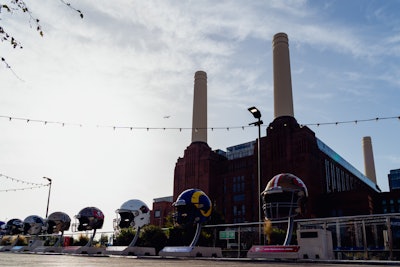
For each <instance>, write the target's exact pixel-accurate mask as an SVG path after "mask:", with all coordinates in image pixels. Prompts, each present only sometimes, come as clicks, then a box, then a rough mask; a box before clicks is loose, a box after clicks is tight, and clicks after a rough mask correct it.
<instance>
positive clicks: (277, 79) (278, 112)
mask: <svg viewBox="0 0 400 267" xmlns="http://www.w3.org/2000/svg"><path fill="white" fill-rule="evenodd" d="M272 49H273V72H274V118H275V119H276V118H278V117H281V116H291V117H294V112H293V96H292V78H291V73H290V58H289V39H288V36H287V34H286V33H277V34H275V35H274V39H273V41H272Z"/></svg>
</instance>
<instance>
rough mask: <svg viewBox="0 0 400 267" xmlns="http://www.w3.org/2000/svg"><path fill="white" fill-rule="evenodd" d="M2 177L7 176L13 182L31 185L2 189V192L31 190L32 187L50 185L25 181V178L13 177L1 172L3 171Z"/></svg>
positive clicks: (0, 175)
mask: <svg viewBox="0 0 400 267" xmlns="http://www.w3.org/2000/svg"><path fill="white" fill-rule="evenodd" d="M0 178H5V179H7V180H10V181H12V182H16V183H20V184H23V185H29V186H26V187H21V188H11V189H1V190H0V192H15V191H22V190H31V189H36V188H42V187H46V186H49V184H39V183H32V182H28V181H24V180H21V179H17V178H13V177H10V176H7V175H4V174H1V173H0Z"/></svg>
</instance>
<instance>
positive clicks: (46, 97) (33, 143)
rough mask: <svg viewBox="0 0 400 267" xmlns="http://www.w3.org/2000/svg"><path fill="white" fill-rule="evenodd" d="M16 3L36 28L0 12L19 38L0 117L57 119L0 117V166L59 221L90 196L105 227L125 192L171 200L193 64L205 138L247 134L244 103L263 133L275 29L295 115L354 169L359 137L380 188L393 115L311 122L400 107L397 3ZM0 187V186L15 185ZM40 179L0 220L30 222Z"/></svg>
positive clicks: (391, 155)
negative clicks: (204, 80)
mask: <svg viewBox="0 0 400 267" xmlns="http://www.w3.org/2000/svg"><path fill="white" fill-rule="evenodd" d="M26 2H27V5H28V7H29V8H30V10H31V12H32V15H33V17H37V18H39V19H40V25H41V27H42V30H43V32H44V36H43V37H40V35H39V34H38V32H37V31H36V30H35V26H34V23H32V21H30V20H29V16H27V15H26V14H20V13H18V12H14V13H13V14H8V13H7V12H4V10H2V12H1V13H0V16H1V17H0V18H1V20H0V25H1V26H2V27H3V28H4V29H5V30H6V31H7V32H9V33H11V34H13V36H14V37H15V38H16V39H17V40H18V41H20V42H21V43H22V45H23V46H24V48H23V49H12V48H11V46H10V45H9V44H7V43H5V42H2V43H1V44H0V47H1V49H0V55H1V57H4V58H5V59H6V61H7V63H8V64H9V65H10V66H11V68H12V69H11V70H12V71H14V73H15V74H14V73H13V72H12V71H11V70H10V69H8V68H6V66H5V64H2V65H0V77H1V86H0V95H1V97H0V115H1V116H6V117H8V116H9V117H13V118H26V119H30V120H34V119H36V120H42V121H57V122H64V123H65V125H64V127H63V126H62V125H60V124H54V123H47V124H44V123H43V122H34V121H30V122H26V121H23V120H16V119H13V120H11V121H10V120H9V119H7V118H0V131H1V133H2V134H1V142H0V151H1V153H0V173H1V174H4V175H7V176H10V177H13V178H16V179H20V180H23V181H28V182H32V183H45V182H46V181H45V180H44V179H42V177H43V176H46V177H51V178H52V179H53V187H52V191H51V201H50V209H49V210H50V212H53V211H64V212H66V213H68V214H69V215H70V216H71V218H72V217H73V216H74V215H76V214H77V213H78V212H79V211H80V209H82V208H84V207H87V206H96V207H98V208H99V209H101V210H102V211H103V212H104V213H105V216H106V224H105V226H104V229H105V230H111V229H112V219H114V217H115V213H114V211H115V210H116V209H118V208H119V207H120V205H121V204H122V203H123V202H125V201H126V200H129V199H133V198H137V199H141V200H142V201H144V202H145V203H147V205H149V206H150V207H151V205H152V200H153V198H157V197H164V196H169V195H172V185H173V173H174V166H175V163H176V161H177V159H178V157H182V156H183V152H184V150H185V148H186V147H187V146H188V145H189V144H190V141H191V140H190V138H191V132H190V130H182V131H179V130H172V129H169V128H190V127H191V118H192V101H193V99H192V98H193V77H194V73H195V72H196V71H198V70H204V71H205V72H207V75H208V125H209V127H214V128H218V127H221V128H224V129H214V130H213V131H211V130H209V132H208V144H209V145H210V147H211V148H212V149H224V150H225V149H226V147H229V146H232V145H236V144H240V143H244V142H248V141H251V140H255V138H256V137H257V129H256V128H244V130H242V129H241V128H238V129H237V128H233V127H234V126H246V125H248V123H249V122H252V121H253V118H252V116H251V114H250V113H249V112H248V110H247V108H248V107H250V106H256V107H258V108H259V109H260V110H261V113H262V119H263V121H264V123H265V127H266V126H267V125H268V124H269V123H270V122H272V120H273V94H272V93H273V80H272V47H271V42H272V37H273V35H274V34H275V33H278V32H285V33H287V34H288V36H289V48H290V57H291V71H292V87H293V98H294V114H295V117H296V119H297V121H298V122H299V123H300V124H310V126H309V127H310V128H311V129H312V130H313V131H314V132H315V134H316V136H317V137H318V138H320V139H321V140H322V141H323V142H324V143H326V144H327V145H329V146H330V147H331V148H332V149H334V150H335V151H336V152H337V153H339V154H340V155H341V156H342V157H343V158H344V159H346V160H347V161H348V162H349V163H351V164H352V165H354V166H355V167H356V168H357V169H359V170H360V171H361V172H364V166H363V155H362V145H361V141H362V138H363V137H364V136H371V138H372V144H373V151H374V156H375V168H376V174H377V180H378V185H379V186H380V187H381V188H382V190H384V191H387V190H388V185H387V174H388V173H389V170H390V169H397V168H400V152H399V151H400V147H399V145H398V135H399V132H400V121H399V120H398V119H387V120H378V121H372V122H359V123H357V124H356V123H345V124H338V125H325V126H319V127H318V126H315V125H313V124H315V123H328V122H336V121H354V120H363V119H370V118H377V117H378V118H386V117H397V116H400V107H399V104H398V102H399V99H400V80H399V77H400V66H399V62H400V61H399V59H400V14H399V13H400V11H399V10H400V1H362V0H360V1H344V0H342V1H289V0H288V1H281V0H279V1H278V0H277V1H235V0H234V1H218V2H217V3H215V1H177V0H176V1H127V0H124V1H118V4H117V3H114V2H113V1H105V0H99V1H88V0H81V1H76V0H74V1H69V2H70V3H71V4H72V5H73V6H74V7H76V8H78V9H80V10H81V11H82V13H83V14H84V19H80V18H79V14H78V13H76V12H75V11H73V10H72V9H69V8H68V7H66V6H65V5H63V4H62V3H61V1H57V0H45V1H40V3H39V2H37V1H26ZM30 24H32V27H31V26H30ZM1 63H3V62H1ZM165 116H170V117H169V118H165ZM76 124H81V125H82V127H80V126H77V125H76ZM108 126H110V127H108ZM113 126H117V127H119V126H132V127H145V128H147V127H149V128H150V129H149V130H148V131H147V130H139V129H133V130H129V129H121V128H117V129H115V130H113ZM153 128H167V129H166V130H162V129H159V130H156V129H153ZM226 128H230V129H229V130H227V129H226ZM264 135H265V128H263V136H264ZM0 181H1V182H2V187H1V188H0V190H2V189H3V186H4V189H12V188H20V187H21V186H22V187H23V185H22V184H21V183H20V184H18V183H16V182H13V181H11V180H9V179H5V178H1V177H0ZM47 189H48V188H47V187H43V188H39V189H33V190H23V191H15V192H0V201H1V202H2V203H7V205H2V209H1V211H0V219H1V220H6V219H11V218H14V217H17V218H21V219H24V218H25V217H27V216H29V215H32V214H35V215H40V216H44V213H45V209H46V201H47Z"/></svg>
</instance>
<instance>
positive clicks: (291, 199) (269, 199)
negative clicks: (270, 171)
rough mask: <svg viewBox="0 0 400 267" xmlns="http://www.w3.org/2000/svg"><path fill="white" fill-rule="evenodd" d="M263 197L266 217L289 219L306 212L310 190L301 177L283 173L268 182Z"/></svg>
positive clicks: (270, 218) (269, 218)
mask: <svg viewBox="0 0 400 267" xmlns="http://www.w3.org/2000/svg"><path fill="white" fill-rule="evenodd" d="M261 197H262V200H263V210H264V214H265V217H266V219H268V220H279V219H287V218H291V217H295V216H297V215H301V214H303V213H304V211H305V204H306V201H307V197H308V191H307V187H306V185H305V184H304V182H303V181H302V180H301V179H300V178H298V177H296V176H295V175H293V174H290V173H282V174H278V175H275V176H274V177H273V178H272V179H271V180H270V181H269V182H268V184H267V186H266V188H265V190H264V191H263V192H262V193H261Z"/></svg>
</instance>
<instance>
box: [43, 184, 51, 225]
mask: <svg viewBox="0 0 400 267" xmlns="http://www.w3.org/2000/svg"><path fill="white" fill-rule="evenodd" d="M43 179H46V180H47V181H49V194H48V196H47V207H46V218H45V219H47V216H48V215H49V203H50V192H51V181H52V180H51V179H50V178H48V177H43Z"/></svg>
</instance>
